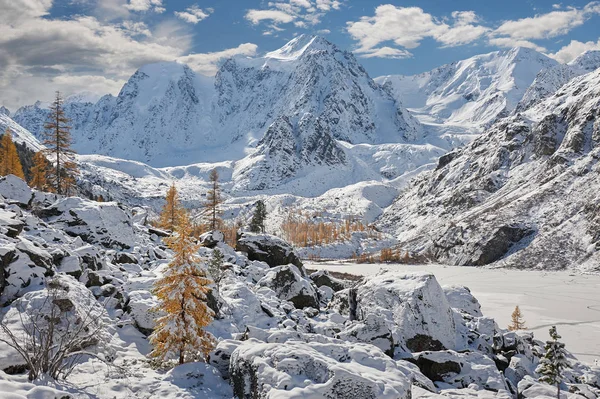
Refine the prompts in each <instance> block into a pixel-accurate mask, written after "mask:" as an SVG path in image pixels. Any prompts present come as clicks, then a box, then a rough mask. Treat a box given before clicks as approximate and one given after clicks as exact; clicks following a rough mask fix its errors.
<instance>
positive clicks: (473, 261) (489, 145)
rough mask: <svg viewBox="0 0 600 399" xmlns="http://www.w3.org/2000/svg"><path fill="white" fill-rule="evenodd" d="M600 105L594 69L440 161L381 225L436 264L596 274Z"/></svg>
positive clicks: (599, 75) (598, 76)
mask: <svg viewBox="0 0 600 399" xmlns="http://www.w3.org/2000/svg"><path fill="white" fill-rule="evenodd" d="M599 109H600V70H596V71H595V72H591V73H589V74H587V75H584V76H582V77H580V78H577V79H573V80H571V81H570V82H569V83H567V84H566V85H564V86H563V87H562V88H561V89H559V90H558V91H557V92H556V93H555V94H554V95H552V96H551V97H549V98H547V99H546V100H544V101H542V102H540V103H538V104H537V105H535V106H533V107H531V108H529V109H528V110H527V111H525V112H523V113H520V114H515V115H512V116H510V117H508V118H505V119H503V120H500V121H498V122H497V123H496V124H495V125H494V126H493V127H491V128H490V129H489V130H488V132H486V133H485V134H484V135H483V136H481V137H480V138H478V139H477V140H475V141H474V142H473V143H471V144H470V145H468V146H467V147H466V148H463V149H461V150H457V151H455V152H452V153H449V154H447V155H445V156H443V157H442V158H440V160H439V164H438V167H437V169H436V170H435V171H432V172H429V173H425V174H423V175H421V176H420V178H419V179H418V180H416V181H415V182H414V183H413V184H412V185H411V187H410V188H409V189H408V190H406V191H405V192H404V193H403V194H402V195H401V196H400V197H399V198H398V199H397V200H396V202H395V203H394V205H392V206H391V207H390V208H388V209H387V210H386V212H385V214H384V216H383V217H382V219H381V221H380V222H381V225H382V226H384V227H387V228H388V229H390V230H392V231H394V232H395V233H396V235H397V236H398V238H399V239H400V241H401V245H402V246H403V247H404V248H407V249H408V248H410V249H413V250H418V251H419V252H421V253H424V254H427V255H428V256H430V257H432V258H433V259H436V260H438V261H441V262H449V263H452V264H457V265H485V264H489V263H492V262H498V263H496V264H499V265H504V266H511V267H519V268H545V269H548V268H557V269H558V268H564V267H581V268H582V269H586V270H595V271H598V265H599V264H600V218H599V215H600V212H599V211H600V209H599V208H598V204H599V203H600V194H599V193H600V183H599V182H600V179H598V174H599V173H600V163H599V162H598V160H599V159H600V145H599V144H600V113H599V111H598V110H599Z"/></svg>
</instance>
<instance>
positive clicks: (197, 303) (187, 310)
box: [149, 214, 215, 364]
mask: <svg viewBox="0 0 600 399" xmlns="http://www.w3.org/2000/svg"><path fill="white" fill-rule="evenodd" d="M191 230H192V226H191V222H190V219H189V217H188V216H187V214H184V216H183V217H182V218H181V222H180V224H179V225H178V226H177V229H176V233H175V234H174V235H173V236H171V237H169V238H167V239H166V240H165V241H166V243H167V245H168V247H169V248H171V249H172V250H173V252H174V257H173V260H172V261H171V263H169V265H168V266H167V268H166V270H165V272H164V274H163V276H162V278H160V279H159V280H157V281H156V283H155V284H154V291H153V292H154V294H155V295H156V296H157V297H158V300H159V304H158V306H157V307H156V308H155V309H154V310H155V311H157V312H164V316H161V317H159V318H157V319H156V328H155V329H154V332H153V333H152V334H151V335H150V337H149V338H150V343H151V344H152V345H153V346H154V350H153V351H152V352H151V353H150V356H151V357H154V358H157V359H159V360H161V361H164V360H166V359H168V358H169V357H171V356H178V357H179V364H182V363H184V362H186V361H190V360H194V359H195V358H197V357H198V356H199V355H202V356H203V357H204V358H206V357H207V356H208V353H209V352H210V351H211V350H212V348H213V347H214V342H215V340H214V337H213V336H212V335H211V334H210V333H208V332H206V331H204V328H205V327H206V326H208V325H209V324H210V323H211V322H212V320H213V317H214V313H213V311H212V310H211V309H210V308H209V307H208V305H207V304H206V294H207V292H208V291H210V290H211V288H210V287H209V286H210V285H211V284H212V283H213V282H212V280H210V279H209V278H207V277H206V272H205V271H204V270H203V269H202V268H201V264H200V256H199V255H198V249H199V248H200V246H199V245H198V244H196V243H195V242H194V239H193V238H192V237H190V234H191Z"/></svg>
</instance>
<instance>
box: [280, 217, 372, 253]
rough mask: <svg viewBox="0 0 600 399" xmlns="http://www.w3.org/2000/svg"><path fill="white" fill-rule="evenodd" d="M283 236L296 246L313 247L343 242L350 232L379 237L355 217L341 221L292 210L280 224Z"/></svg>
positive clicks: (348, 238) (350, 236)
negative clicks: (362, 232) (360, 232)
mask: <svg viewBox="0 0 600 399" xmlns="http://www.w3.org/2000/svg"><path fill="white" fill-rule="evenodd" d="M281 229H282V230H283V235H284V238H285V239H286V240H287V241H289V242H291V243H292V244H294V245H295V246H297V247H313V246H320V245H327V244H332V243H335V242H344V241H348V240H350V239H351V238H352V233H354V232H358V231H364V232H367V233H368V235H369V237H370V238H376V239H377V238H380V234H379V233H378V232H376V231H375V230H374V229H373V228H372V227H370V226H367V225H365V224H364V223H363V222H362V221H360V220H357V219H355V218H350V217H348V218H345V219H344V220H343V221H335V220H325V219H324V218H323V216H322V215H321V214H319V213H316V214H313V215H310V214H305V213H303V212H301V211H297V210H292V211H290V213H289V214H288V217H287V220H286V221H285V222H283V224H282V225H281Z"/></svg>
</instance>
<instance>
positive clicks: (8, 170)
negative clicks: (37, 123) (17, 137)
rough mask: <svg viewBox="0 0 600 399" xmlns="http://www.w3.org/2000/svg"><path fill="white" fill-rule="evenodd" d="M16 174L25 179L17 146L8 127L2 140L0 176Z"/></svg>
mask: <svg viewBox="0 0 600 399" xmlns="http://www.w3.org/2000/svg"><path fill="white" fill-rule="evenodd" d="M6 175H15V176H17V177H20V178H21V179H25V175H24V174H23V167H22V166H21V160H20V159H19V154H18V153H17V146H16V145H15V143H14V142H13V140H12V134H11V133H10V130H8V129H6V132H4V135H3V136H2V140H0V176H6Z"/></svg>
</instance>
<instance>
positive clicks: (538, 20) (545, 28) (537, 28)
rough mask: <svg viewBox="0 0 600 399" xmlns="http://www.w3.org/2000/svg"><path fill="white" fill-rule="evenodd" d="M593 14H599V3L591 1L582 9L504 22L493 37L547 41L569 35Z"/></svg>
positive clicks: (572, 8)
mask: <svg viewBox="0 0 600 399" xmlns="http://www.w3.org/2000/svg"><path fill="white" fill-rule="evenodd" d="M595 14H600V3H599V2H596V1H593V2H590V3H588V4H587V5H586V6H585V7H583V8H574V7H571V8H569V9H568V10H561V11H552V12H549V13H547V14H541V15H536V16H534V17H529V18H522V19H519V20H515V21H506V22H504V23H503V24H502V25H500V26H499V27H498V29H496V30H495V32H494V36H505V37H509V38H512V39H514V40H535V39H549V38H553V37H556V36H562V35H565V34H567V33H569V32H570V31H571V30H572V29H573V28H576V27H578V26H581V25H583V24H584V23H585V21H587V20H588V19H589V18H591V17H592V16H593V15H595Z"/></svg>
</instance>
